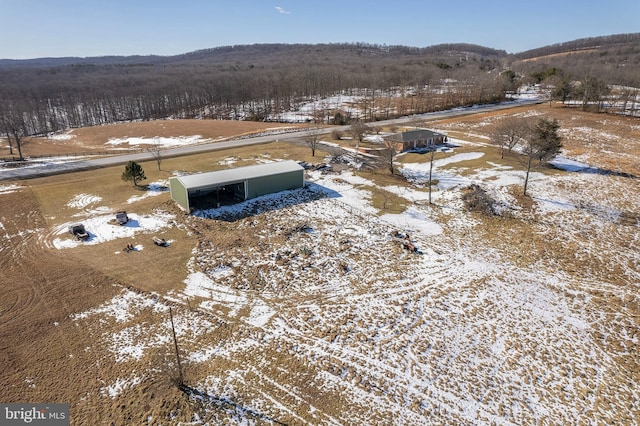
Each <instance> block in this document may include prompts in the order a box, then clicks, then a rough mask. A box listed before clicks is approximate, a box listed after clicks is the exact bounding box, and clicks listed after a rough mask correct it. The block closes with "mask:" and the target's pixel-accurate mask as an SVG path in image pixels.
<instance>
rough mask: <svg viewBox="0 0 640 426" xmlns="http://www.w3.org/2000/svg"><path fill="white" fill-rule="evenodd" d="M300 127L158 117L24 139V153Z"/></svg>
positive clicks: (68, 151)
mask: <svg viewBox="0 0 640 426" xmlns="http://www.w3.org/2000/svg"><path fill="white" fill-rule="evenodd" d="M300 127H303V125H300V124H283V123H263V122H253V121H222V120H157V121H145V122H130V123H115V124H106V125H103V126H96V127H85V128H79V129H72V130H70V131H69V132H68V134H69V135H71V136H72V138H71V139H69V140H64V141H60V140H54V139H49V138H46V137H42V138H25V140H24V151H23V153H24V155H27V156H43V155H61V154H77V153H82V152H92V151H101V152H102V151H105V150H108V149H110V148H109V146H108V145H105V144H106V143H107V142H108V141H109V140H110V139H117V138H127V137H136V138H152V137H154V136H163V137H178V136H196V135H199V136H200V137H202V138H203V139H212V140H222V139H229V138H233V137H238V136H246V135H252V134H256V133H262V132H265V131H269V130H274V129H288V128H300ZM7 154H8V153H7ZM2 155H5V153H4V152H3V153H2Z"/></svg>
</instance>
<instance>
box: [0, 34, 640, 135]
mask: <svg viewBox="0 0 640 426" xmlns="http://www.w3.org/2000/svg"><path fill="white" fill-rule="evenodd" d="M639 37H640V35H639V34H626V35H617V36H607V37H600V38H591V39H584V40H577V41H574V42H568V43H561V44H558V45H553V46H548V47H545V48H540V49H535V50H532V51H528V52H523V53H521V54H518V55H515V56H514V55H507V53H506V52H505V51H503V50H496V49H492V48H488V47H483V46H478V45H473V44H441V45H436V46H430V47H422V48H418V47H409V46H386V45H372V44H366V43H341V44H314V45H312V44H254V45H241V46H225V47H218V48H213V49H205V50H198V51H195V52H189V53H185V54H182V55H175V56H127V57H124V56H105V57H96V58H41V59H32V60H0V131H1V133H4V134H6V133H7V131H8V132H9V133H12V132H13V133H15V132H16V131H17V132H21V133H24V134H25V135H42V134H46V133H51V132H55V131H58V130H63V129H68V128H75V127H87V126H95V125H102V124H107V123H113V122H118V121H131V120H154V119H161V118H182V119H184V118H214V119H236V120H254V121H280V120H282V117H284V116H286V114H287V112H289V111H292V110H295V109H296V108H297V107H299V106H300V105H301V103H303V102H307V101H309V100H318V99H326V98H329V97H331V96H335V95H353V94H358V95H360V96H362V99H363V102H365V103H367V104H368V105H370V106H371V108H364V109H365V111H366V113H365V114H364V115H363V116H355V117H354V116H351V113H350V112H349V111H348V110H336V109H328V108H327V109H324V110H322V111H317V112H316V113H317V114H316V116H315V117H314V118H313V120H314V121H321V122H324V123H338V124H346V123H348V122H349V121H351V120H353V119H359V120H364V121H377V120H380V119H385V118H392V117H397V116H401V115H410V114H417V113H425V112H431V111H437V110H442V109H448V108H454V107H460V106H469V105H474V104H484V103H495V102H498V101H502V100H505V99H506V98H507V97H508V95H509V94H510V93H512V92H513V91H515V90H516V89H517V87H518V86H519V85H520V84H522V83H528V82H532V81H533V82H536V81H535V79H534V78H533V77H532V75H538V76H539V75H546V73H547V70H550V69H551V70H553V72H554V73H555V74H556V75H562V76H564V77H566V78H568V79H571V80H577V81H580V80H584V79H585V78H595V79H597V80H598V82H599V83H601V86H606V85H621V86H625V87H631V88H637V87H640V67H638V64H639V63H640V47H638V43H637V40H638V38H639ZM511 69H512V70H511ZM504 71H509V72H507V73H505V72H504ZM576 96H578V94H576ZM601 99H603V98H600V99H598V100H596V102H599V101H600V100H601ZM629 99H631V98H629ZM631 100H632V99H631ZM591 101H592V100H588V102H591ZM632 103H633V100H632ZM586 104H587V101H585V105H586ZM382 110H384V113H380V112H379V111H382Z"/></svg>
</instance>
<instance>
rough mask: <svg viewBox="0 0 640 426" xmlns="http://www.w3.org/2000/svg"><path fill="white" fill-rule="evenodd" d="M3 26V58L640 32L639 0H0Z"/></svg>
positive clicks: (500, 44)
mask: <svg viewBox="0 0 640 426" xmlns="http://www.w3.org/2000/svg"><path fill="white" fill-rule="evenodd" d="M0 22H1V24H0V59H28V58H40V57H65V56H76V57H90V56H104V55H176V54H181V53H187V52H192V51H194V50H199V49H207V48H212V47H219V46H229V45H240V44H255V43H289V44H294V43H343V42H346V43H351V42H364V43H371V44H381V45H384V44H386V45H406V46H415V47H425V46H432V45H435V44H440V43H472V44H479V45H482V46H486V47H491V48H495V49H501V50H506V51H507V52H509V53H517V52H522V51H525V50H528V49H533V48H537V47H543V46H546V45H549V44H554V43H561V42H565V41H571V40H575V39H579V38H584V37H595V36H601V35H610V34H621V33H636V32H640V1H638V0H606V1H604V0H598V1H595V0H536V1H525V0H511V1H508V0H439V1H434V0H394V1H379V0H378V1H376V0H367V1H364V0H339V1H336V0H320V1H318V0H225V1H219V0H172V1H168V0H101V1H97V0H0Z"/></svg>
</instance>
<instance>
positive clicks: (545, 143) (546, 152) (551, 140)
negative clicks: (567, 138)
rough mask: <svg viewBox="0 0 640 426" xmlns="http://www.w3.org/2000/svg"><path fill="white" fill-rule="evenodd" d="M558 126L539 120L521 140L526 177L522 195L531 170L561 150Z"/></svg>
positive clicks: (555, 121) (551, 121)
mask: <svg viewBox="0 0 640 426" xmlns="http://www.w3.org/2000/svg"><path fill="white" fill-rule="evenodd" d="M558 129H560V124H559V123H558V121H557V120H555V119H554V120H549V119H547V118H541V119H540V120H538V122H537V123H536V124H535V125H534V126H533V127H532V128H531V129H530V134H529V136H528V137H527V138H526V139H523V143H522V153H523V154H524V156H525V167H526V175H525V179H524V190H523V193H522V195H525V196H526V195H527V187H528V185H529V174H530V172H531V168H532V167H534V165H535V166H538V165H540V164H543V163H545V162H546V161H548V160H550V159H551V158H553V157H554V156H555V155H556V154H558V153H559V152H560V150H561V149H562V138H561V137H560V135H559V134H558Z"/></svg>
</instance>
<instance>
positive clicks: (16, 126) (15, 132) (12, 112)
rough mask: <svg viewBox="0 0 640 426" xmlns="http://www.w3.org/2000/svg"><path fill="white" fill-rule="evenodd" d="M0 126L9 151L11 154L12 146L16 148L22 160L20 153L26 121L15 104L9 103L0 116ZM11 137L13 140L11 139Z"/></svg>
mask: <svg viewBox="0 0 640 426" xmlns="http://www.w3.org/2000/svg"><path fill="white" fill-rule="evenodd" d="M0 127H2V129H3V131H4V133H5V135H6V136H7V141H8V142H9V151H10V153H11V154H13V146H14V145H15V147H16V148H17V149H18V158H19V159H20V161H22V160H24V156H23V155H22V146H23V139H22V138H23V137H24V136H25V135H26V133H27V130H26V123H25V119H24V113H23V112H22V111H21V110H20V108H18V107H16V106H15V105H10V107H9V108H7V109H5V110H4V111H3V112H2V115H1V116H0ZM11 138H13V142H12V141H11Z"/></svg>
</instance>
